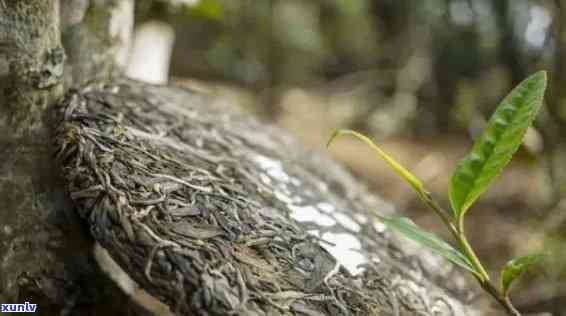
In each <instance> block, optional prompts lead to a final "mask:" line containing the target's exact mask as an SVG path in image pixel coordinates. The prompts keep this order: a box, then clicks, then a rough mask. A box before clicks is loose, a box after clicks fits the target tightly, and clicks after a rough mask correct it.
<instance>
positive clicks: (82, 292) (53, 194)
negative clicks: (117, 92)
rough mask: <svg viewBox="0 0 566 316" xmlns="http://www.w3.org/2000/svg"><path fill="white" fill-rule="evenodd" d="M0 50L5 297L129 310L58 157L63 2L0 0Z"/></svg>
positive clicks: (0, 296) (92, 310) (56, 306)
mask: <svg viewBox="0 0 566 316" xmlns="http://www.w3.org/2000/svg"><path fill="white" fill-rule="evenodd" d="M0 49H1V51H0V65H3V66H2V67H0V88H1V91H2V94H1V95H0V153H1V158H0V262H1V264H0V302H1V303H23V302H30V303H36V304H38V312H39V314H41V315H69V314H81V315H94V314H97V313H98V314H100V313H101V312H108V313H109V314H110V315H112V314H114V315H122V314H125V312H127V310H125V309H127V308H129V307H127V304H123V303H122V302H123V301H124V296H123V294H121V292H120V291H119V290H118V288H117V287H116V286H115V285H114V284H113V283H112V282H110V281H109V280H108V279H107V278H106V277H105V276H104V275H103V274H102V273H100V272H99V271H98V267H97V265H96V264H95V262H94V260H93V257H92V240H91V239H90V237H89V236H88V233H87V232H86V231H85V230H84V229H82V228H81V224H80V221H79V220H78V219H77V217H76V215H75V212H74V209H73V207H72V204H71V203H70V201H69V199H68V196H67V194H66V193H65V190H64V189H63V188H64V186H63V185H62V184H61V181H60V177H59V174H58V172H57V167H56V165H55V163H54V161H53V159H52V141H51V133H50V128H49V122H50V119H49V115H48V113H49V109H50V108H51V107H52V105H53V104H54V103H56V102H57V101H58V100H59V99H60V98H61V96H62V94H63V84H62V83H63V71H64V63H65V52H64V49H63V47H62V46H61V42H60V28H59V7H58V1H56V0H24V1H12V0H0ZM100 302H104V304H102V303H100ZM97 303H100V304H97ZM124 307H125V308H124Z"/></svg>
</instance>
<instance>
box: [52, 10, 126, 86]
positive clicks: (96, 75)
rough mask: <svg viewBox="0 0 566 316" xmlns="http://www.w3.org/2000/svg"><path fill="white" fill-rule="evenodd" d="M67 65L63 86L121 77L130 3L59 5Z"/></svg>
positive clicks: (124, 63)
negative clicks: (116, 76)
mask: <svg viewBox="0 0 566 316" xmlns="http://www.w3.org/2000/svg"><path fill="white" fill-rule="evenodd" d="M61 13H62V14H61V16H62V34H63V36H62V39H63V45H64V46H65V50H66V52H67V57H68V63H67V66H68V67H67V68H66V71H65V72H66V74H65V86H67V87H70V86H79V85H81V84H83V83H85V82H86V81H89V80H96V79H98V80H101V79H109V78H111V77H112V76H113V75H119V74H121V73H123V71H124V69H125V67H126V65H127V62H128V57H129V53H130V44H131V40H132V32H133V26H134V23H133V22H134V16H133V15H134V1H133V0H65V1H61Z"/></svg>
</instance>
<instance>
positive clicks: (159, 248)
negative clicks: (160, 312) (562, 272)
mask: <svg viewBox="0 0 566 316" xmlns="http://www.w3.org/2000/svg"><path fill="white" fill-rule="evenodd" d="M57 120H58V123H57V126H56V137H55V140H56V149H57V150H56V157H57V159H58V161H59V162H60V163H61V165H62V170H63V174H64V177H65V181H66V183H67V187H68V191H69V194H70V196H71V198H72V200H73V201H74V203H75V205H76V208H77V211H78V212H79V214H80V215H81V216H82V218H84V219H85V220H86V222H88V224H89V227H90V230H91V233H92V235H93V237H94V238H95V239H96V240H97V241H98V242H99V243H100V244H101V245H102V246H103V247H104V248H106V249H107V250H108V251H109V253H110V254H111V256H112V257H113V259H114V260H116V261H117V262H118V263H119V264H120V266H121V267H122V268H123V269H124V270H125V271H126V272H127V273H128V274H129V275H130V276H131V277H132V278H133V279H134V280H135V281H136V282H137V283H139V284H140V286H142V287H143V288H144V289H145V290H146V291H148V292H149V293H151V294H152V295H154V296H155V297H157V298H159V299H160V300H161V301H163V302H164V303H166V304H167V305H168V306H169V307H170V308H171V310H172V311H173V312H174V313H175V314H178V315H254V316H255V315H257V316H259V315H275V316H276V315H297V316H298V315H307V316H319V315H320V316H322V315H474V313H475V312H474V311H475V308H474V307H472V305H473V303H474V302H472V301H471V300H472V299H474V298H473V295H470V292H469V291H468V288H467V286H466V282H465V281H462V280H463V279H462V275H461V274H460V272H459V271H455V270H454V269H453V267H452V265H450V264H448V263H446V262H444V261H443V260H442V259H439V258H437V257H436V256H434V255H431V254H428V253H423V252H421V251H420V250H419V251H416V252H413V253H412V254H411V253H409V252H407V251H405V250H402V249H404V248H403V247H401V244H400V242H399V241H398V240H395V239H394V238H392V237H391V235H390V234H389V232H388V231H386V230H385V229H384V228H383V227H382V225H379V223H375V222H374V221H373V220H372V219H371V218H369V216H368V213H367V210H368V209H370V208H374V209H375V208H379V207H383V208H384V209H385V207H386V204H385V203H384V202H382V201H379V199H378V198H376V197H372V196H371V195H369V193H368V192H367V191H366V190H365V189H363V187H361V186H360V185H359V184H358V183H356V181H354V179H353V178H352V177H351V176H350V175H349V174H348V173H347V172H345V171H344V170H343V169H342V168H340V167H339V166H337V165H336V164H335V163H333V162H332V161H330V160H328V159H326V158H324V157H321V156H320V155H318V154H314V153H312V152H309V151H307V150H305V149H303V148H302V147H301V146H300V145H299V144H298V142H297V141H295V140H294V139H293V138H291V137H290V136H288V135H287V134H286V133H285V132H283V131H281V130H279V129H277V128H275V127H271V126H267V125H263V124H261V123H259V122H257V121H256V120H254V119H252V118H250V117H248V116H247V115H245V114H242V113H240V112H238V111H236V110H235V109H233V108H232V107H231V106H229V105H226V104H224V103H222V102H220V101H218V100H217V99H215V98H213V97H210V96H206V95H202V94H199V93H196V92H191V91H190V90H187V89H182V88H176V87H163V86H152V85H147V84H142V83H139V82H135V81H130V80H118V81H115V82H111V83H104V84H103V83H92V84H90V85H87V86H85V87H83V88H81V89H79V90H73V91H71V92H69V93H68V95H67V96H66V98H65V100H64V101H63V102H62V104H61V105H60V106H59V107H58V108H57ZM304 212H311V213H312V212H315V213H316V214H320V217H322V216H325V217H327V218H330V220H329V223H326V224H324V225H320V224H317V223H315V222H313V221H299V220H297V218H298V217H300V216H301V215H302V214H305V213H304ZM345 218H346V219H345ZM325 234H334V236H338V238H337V239H338V240H339V239H341V238H342V237H343V236H350V237H352V236H353V237H352V238H356V239H357V240H358V241H357V245H356V243H352V245H351V247H352V248H355V249H353V250H352V249H350V250H349V251H354V252H355V253H354V252H350V254H351V256H352V258H354V254H359V256H361V258H362V259H360V260H361V261H360V262H361V263H360V264H359V265H358V266H357V270H355V271H352V269H347V268H346V267H345V266H344V265H343V264H342V261H343V260H346V261H347V260H348V256H349V255H348V256H343V258H339V257H340V256H339V255H336V253H333V254H331V252H333V250H332V249H335V248H333V245H332V243H330V242H328V241H324V240H323V239H324V238H322V237H323V236H325ZM341 236H342V237H341ZM334 246H335V245H334ZM337 259H338V261H337ZM439 284H441V285H439Z"/></svg>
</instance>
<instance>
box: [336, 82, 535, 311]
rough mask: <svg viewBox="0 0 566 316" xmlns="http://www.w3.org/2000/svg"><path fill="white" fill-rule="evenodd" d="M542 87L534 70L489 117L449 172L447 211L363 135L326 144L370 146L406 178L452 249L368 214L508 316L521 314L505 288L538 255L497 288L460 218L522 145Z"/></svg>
mask: <svg viewBox="0 0 566 316" xmlns="http://www.w3.org/2000/svg"><path fill="white" fill-rule="evenodd" d="M545 89H546V72H544V71H539V72H537V73H535V74H533V75H531V76H530V77H528V78H527V79H525V80H524V81H523V82H521V83H519V85H517V87H515V89H513V90H512V91H511V93H509V94H508V95H507V96H506V97H505V98H504V99H503V101H501V103H500V104H499V105H498V107H497V109H496V110H495V112H494V113H493V115H492V116H491V118H490V119H489V122H488V124H487V127H486V128H485V131H484V132H483V134H482V136H481V137H479V138H478V139H477V140H476V141H475V143H474V145H473V147H472V149H471V151H470V152H469V153H468V154H467V155H466V156H465V157H464V158H463V159H462V160H461V161H460V162H459V163H458V165H457V166H456V170H455V171H454V173H453V174H452V179H451V182H450V189H449V193H448V196H449V199H450V205H451V212H446V211H445V210H444V209H443V208H442V207H440V206H439V204H438V203H437V202H436V201H435V200H434V199H433V198H432V197H431V195H430V194H429V192H428V191H427V190H426V189H425V188H424V185H423V184H422V182H421V181H420V180H419V179H418V178H417V177H416V176H415V175H413V174H412V173H411V172H410V171H408V170H407V169H406V168H404V167H403V166H402V165H401V164H399V163H398V162H397V161H395V159H393V158H392V157H391V156H389V155H388V154H387V153H386V152H384V151H383V150H382V149H381V148H379V147H378V146H377V145H376V144H375V143H374V142H373V141H372V140H371V139H369V138H368V137H366V136H364V135H362V134H360V133H357V132H355V131H351V130H338V131H336V132H335V133H334V134H333V135H332V137H331V138H330V140H329V141H328V146H330V145H331V144H332V142H333V141H334V140H335V139H336V138H337V137H340V136H346V135H350V136H353V137H355V138H357V139H359V140H361V141H362V142H364V143H365V144H367V145H369V146H370V147H371V149H372V150H373V151H374V152H375V153H376V155H377V157H378V158H379V159H381V160H383V161H384V162H385V163H386V164H387V165H388V166H389V167H391V169H393V171H395V172H396V173H397V174H398V175H399V176H400V177H401V178H402V179H403V180H405V181H406V182H407V183H408V184H409V186H410V187H411V188H412V189H413V190H414V191H415V193H416V194H417V196H418V197H419V198H420V200H421V201H422V202H423V203H424V204H425V205H426V206H427V207H428V208H430V209H431V210H432V211H433V212H434V213H436V214H437V215H438V216H439V217H440V219H441V220H442V221H443V223H444V224H445V225H446V227H447V229H448V230H449V231H450V233H451V234H452V237H453V238H454V241H455V243H456V246H452V245H450V244H449V243H448V242H446V241H444V240H442V239H440V238H439V237H436V236H435V235H434V234H432V233H430V232H427V231H424V230H423V229H421V228H419V227H418V226H417V225H415V224H414V223H413V222H412V221H411V220H410V219H408V218H392V219H391V218H385V217H383V216H381V215H379V214H377V212H375V211H374V212H373V214H374V215H375V216H376V217H377V218H378V219H379V220H380V221H382V222H383V223H384V224H385V225H387V226H388V227H389V228H390V229H392V230H393V231H396V232H398V233H400V234H402V235H403V236H405V237H407V238H409V239H412V240H413V241H415V242H417V243H419V244H421V245H422V246H424V247H426V248H428V249H430V250H431V251H434V252H436V253H437V254H439V255H441V256H443V257H445V258H446V259H448V260H450V261H451V262H452V263H454V264H456V265H458V266H460V267H462V268H464V269H466V270H468V271H469V272H471V273H472V274H473V275H474V277H475V278H476V280H477V281H478V282H479V284H480V286H481V287H482V288H483V289H484V290H485V291H486V292H487V293H489V294H490V295H491V296H493V297H494V298H495V300H496V301H497V302H498V303H499V304H501V306H502V307H503V308H504V309H505V311H506V312H507V313H508V314H509V315H512V316H520V315H521V314H520V313H519V312H518V311H517V309H516V308H515V307H514V306H513V304H512V303H511V300H510V298H509V289H510V287H511V285H512V283H513V281H515V280H516V279H517V278H518V277H519V276H521V275H522V274H523V273H524V272H525V271H527V270H528V269H530V268H532V267H533V266H535V265H537V264H539V263H540V261H541V260H542V256H541V255H538V254H537V255H529V256H524V257H519V258H515V259H512V260H510V261H509V262H508V263H507V264H506V265H505V266H504V267H503V269H502V271H501V275H500V285H499V287H498V286H496V284H495V283H493V281H492V280H491V279H490V277H489V275H488V273H487V271H486V269H485V268H484V266H483V264H482V263H481V261H480V260H479V258H478V257H477V255H476V253H475V251H474V250H473V248H472V246H471V245H470V243H469V242H468V239H467V237H466V234H465V229H464V217H465V215H466V214H467V211H468V210H469V209H470V208H471V207H472V206H473V204H474V203H475V202H476V200H477V199H478V198H479V197H480V196H481V195H482V194H483V193H484V192H485V191H486V190H487V189H488V188H489V187H490V185H491V184H492V183H493V182H494V180H495V179H496V178H497V177H498V176H499V174H501V172H502V171H503V169H504V168H505V166H506V165H507V164H508V163H509V161H510V160H511V158H512V157H513V154H515V152H516V151H517V149H518V148H519V146H520V145H521V143H522V142H523V137H524V136H525V133H526V131H527V129H528V128H529V127H530V126H531V124H532V123H533V120H534V119H535V117H536V115H537V113H538V111H539V109H540V107H541V106H542V102H543V97H544V92H545Z"/></svg>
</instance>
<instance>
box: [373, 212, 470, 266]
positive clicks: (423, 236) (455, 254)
mask: <svg viewBox="0 0 566 316" xmlns="http://www.w3.org/2000/svg"><path fill="white" fill-rule="evenodd" d="M378 218H379V219H380V220H381V221H382V222H383V223H384V224H385V225H386V226H387V227H389V228H391V229H392V230H394V231H397V232H399V233H401V234H402V235H403V236H405V237H407V238H409V239H411V240H413V241H415V242H417V243H418V244H420V245H421V246H424V247H426V248H428V249H430V250H432V251H434V252H435V253H437V254H439V255H441V256H443V257H444V258H446V259H448V260H450V261H452V262H453V263H455V264H456V265H458V266H460V267H462V268H464V269H467V270H469V271H471V272H472V273H475V274H479V272H477V271H476V270H475V269H474V268H473V266H472V264H471V263H470V261H469V260H468V258H466V256H465V255H464V254H462V253H461V252H460V251H458V250H457V249H455V248H454V247H452V246H451V245H450V244H448V243H447V242H445V241H444V240H442V239H440V238H438V237H436V236H435V235H433V234H431V233H429V232H426V231H424V230H423V229H422V228H420V227H418V226H417V225H415V223H413V222H412V221H411V220H410V219H409V218H406V217H401V218H392V219H389V218H384V217H381V216H379V215H378Z"/></svg>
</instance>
